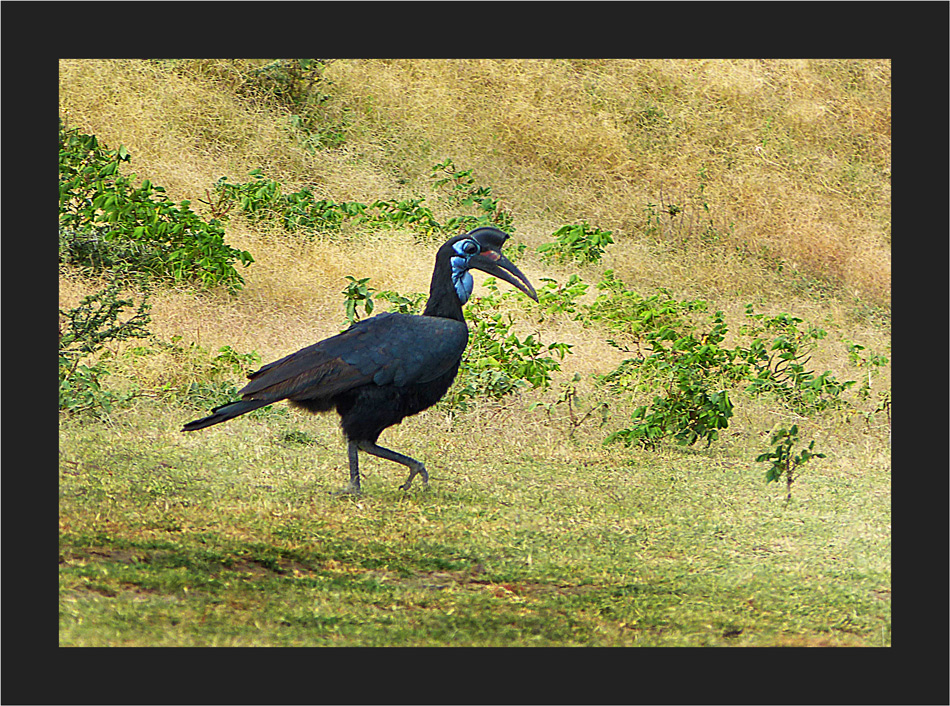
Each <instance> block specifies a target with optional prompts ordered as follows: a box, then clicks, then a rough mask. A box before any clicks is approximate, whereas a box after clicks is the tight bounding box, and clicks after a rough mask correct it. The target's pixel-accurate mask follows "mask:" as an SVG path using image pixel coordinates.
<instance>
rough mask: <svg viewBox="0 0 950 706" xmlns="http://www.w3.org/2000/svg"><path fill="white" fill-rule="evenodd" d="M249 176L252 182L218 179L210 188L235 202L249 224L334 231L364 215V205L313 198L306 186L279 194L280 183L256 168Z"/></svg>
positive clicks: (291, 230) (294, 230)
mask: <svg viewBox="0 0 950 706" xmlns="http://www.w3.org/2000/svg"><path fill="white" fill-rule="evenodd" d="M249 176H251V177H252V180H251V181H249V182H245V183H243V184H232V183H230V182H228V178H227V177H226V176H225V177H221V178H220V179H218V181H217V182H215V185H214V188H215V190H216V191H217V192H218V194H219V195H220V197H221V198H223V199H226V200H228V201H230V202H231V203H236V204H237V205H238V206H239V207H240V209H241V211H242V212H243V213H244V215H245V216H246V217H247V218H248V220H250V221H252V222H260V221H277V222H279V223H280V224H281V225H282V226H283V227H284V228H285V229H286V230H287V231H289V232H296V231H298V230H304V231H308V230H309V231H320V232H322V231H338V230H339V229H340V226H341V225H342V224H343V223H344V221H346V220H347V219H350V218H362V217H364V215H365V213H366V209H367V207H366V205H365V204H361V203H358V202H347V201H343V202H341V203H337V202H335V201H333V200H330V199H317V198H316V197H315V196H314V193H313V191H312V190H311V189H309V188H306V187H304V188H303V189H301V190H300V191H295V192H293V193H290V194H283V193H282V192H281V186H280V183H278V182H276V181H274V180H273V179H268V178H267V177H265V176H264V173H263V172H262V171H261V170H260V169H252V170H251V171H250V174H249Z"/></svg>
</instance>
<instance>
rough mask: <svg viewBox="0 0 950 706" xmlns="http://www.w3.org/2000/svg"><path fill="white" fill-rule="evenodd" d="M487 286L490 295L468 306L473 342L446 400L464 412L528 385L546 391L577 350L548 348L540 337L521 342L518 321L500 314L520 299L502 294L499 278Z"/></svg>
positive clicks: (561, 346) (563, 345)
mask: <svg viewBox="0 0 950 706" xmlns="http://www.w3.org/2000/svg"><path fill="white" fill-rule="evenodd" d="M486 287H487V288H488V290H489V294H488V295H487V296H483V297H476V298H474V299H473V300H472V301H471V302H469V304H468V306H467V308H466V318H467V319H468V325H469V343H468V347H467V348H466V349H465V353H464V354H463V356H462V363H461V365H460V366H459V374H458V377H457V378H456V381H455V384H454V385H453V386H452V388H451V389H450V390H449V392H448V395H447V396H446V398H445V400H444V403H445V404H447V405H448V406H450V407H457V408H459V409H463V410H464V409H467V408H468V406H469V403H470V402H471V401H472V400H474V399H475V398H477V397H491V398H494V399H498V398H501V397H504V396H505V395H509V394H511V393H513V392H516V391H517V390H520V389H522V388H524V387H527V386H530V387H532V388H536V389H538V388H539V389H542V390H546V389H547V388H548V387H549V386H550V384H551V373H552V372H554V371H557V370H560V369H561V366H560V363H559V362H558V361H559V360H563V359H564V357H565V356H566V355H567V354H568V353H570V352H571V345H570V344H567V343H550V344H548V345H545V344H544V343H542V342H541V340H540V336H538V335H535V334H529V335H528V336H526V337H525V338H523V339H521V338H519V337H518V336H517V335H516V334H515V333H514V332H513V331H512V327H513V324H514V321H513V319H512V317H511V316H510V315H509V316H506V315H504V314H502V313H500V312H499V311H498V308H499V306H500V305H501V303H502V302H503V301H504V300H506V299H508V298H509V297H512V296H517V295H516V294H515V293H514V292H504V293H502V292H500V291H499V290H498V287H497V285H495V284H494V281H493V280H488V281H487V282H486ZM555 356H556V357H557V360H555Z"/></svg>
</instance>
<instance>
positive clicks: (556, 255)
mask: <svg viewBox="0 0 950 706" xmlns="http://www.w3.org/2000/svg"><path fill="white" fill-rule="evenodd" d="M610 235H611V231H609V230H601V229H600V228H595V227H593V226H591V225H590V224H588V223H587V221H584V222H583V223H575V224H572V225H566V226H561V227H560V228H558V229H557V230H556V231H554V233H553V234H552V237H553V238H554V242H553V243H546V244H544V245H539V246H538V252H539V253H541V258H542V259H543V260H551V259H554V260H559V261H561V262H570V261H577V262H581V263H585V264H589V263H592V262H598V261H599V260H600V258H601V257H602V256H603V254H604V251H605V249H606V248H607V246H608V245H610V244H611V243H613V242H614V240H613V238H611V237H610Z"/></svg>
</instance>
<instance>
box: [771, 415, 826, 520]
mask: <svg viewBox="0 0 950 706" xmlns="http://www.w3.org/2000/svg"><path fill="white" fill-rule="evenodd" d="M769 443H770V444H774V445H775V448H774V449H772V450H771V451H767V452H766V453H764V454H760V455H759V456H757V457H756V459H755V460H756V463H762V462H771V464H772V465H770V466H769V469H768V470H767V471H766V472H765V481H766V482H767V483H771V482H772V481H778V480H781V478H782V476H785V482H786V488H787V490H788V495H787V496H786V498H785V501H786V502H789V501H790V500H791V499H792V482H793V481H794V479H795V474H796V471H797V470H798V468H800V467H801V466H803V465H804V464H805V463H807V462H808V460H809V459H812V458H824V457H825V455H824V454H821V453H815V452H814V451H813V449H814V448H815V441H814V439H813V440H812V441H811V442H810V443H809V444H808V446H807V447H806V448H804V449H802V450H801V452H800V453H798V454H793V449H794V447H795V445H796V444H798V425H793V426H792V428H791V429H778V430H777V431H775V432H774V433H773V434H772V437H771V439H770V440H769Z"/></svg>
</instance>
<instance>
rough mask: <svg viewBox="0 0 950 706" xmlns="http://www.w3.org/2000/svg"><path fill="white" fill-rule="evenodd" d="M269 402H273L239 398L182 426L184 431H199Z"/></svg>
mask: <svg viewBox="0 0 950 706" xmlns="http://www.w3.org/2000/svg"><path fill="white" fill-rule="evenodd" d="M269 404H271V403H270V402H265V401H262V400H239V401H237V402H229V403H228V404H225V405H221V406H220V407H215V408H214V409H212V410H211V414H210V415H209V416H207V417H202V418H201V419H196V420H194V421H193V422H188V423H187V424H186V425H185V426H184V428H182V431H197V430H198V429H204V428H205V427H210V426H214V425H215V424H220V423H221V422H226V421H228V420H229V419H234V418H235V417H239V416H241V415H242V414H244V413H246V412H250V411H252V410H255V409H258V408H260V407H265V406H267V405H269Z"/></svg>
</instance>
